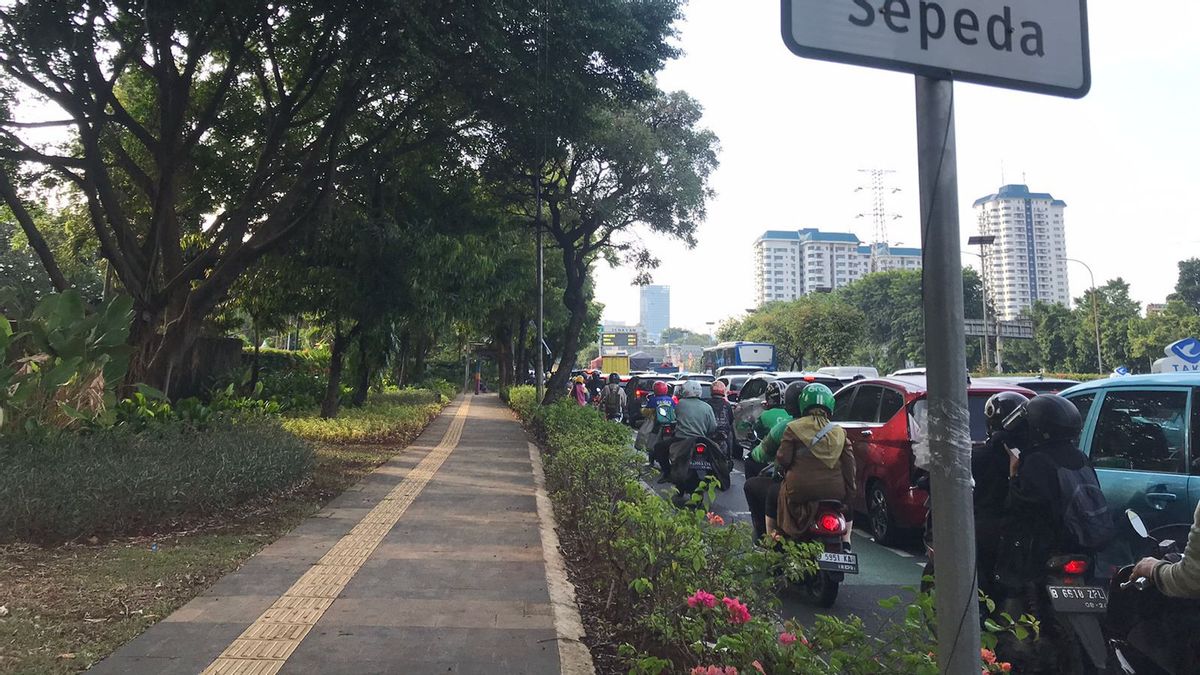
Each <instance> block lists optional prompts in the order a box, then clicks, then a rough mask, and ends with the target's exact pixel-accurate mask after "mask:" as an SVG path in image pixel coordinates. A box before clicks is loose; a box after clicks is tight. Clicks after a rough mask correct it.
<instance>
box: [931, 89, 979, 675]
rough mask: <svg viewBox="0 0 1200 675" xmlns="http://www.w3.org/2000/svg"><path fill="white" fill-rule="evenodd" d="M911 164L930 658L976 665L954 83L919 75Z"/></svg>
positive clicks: (962, 666)
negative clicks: (916, 203) (917, 212)
mask: <svg viewBox="0 0 1200 675" xmlns="http://www.w3.org/2000/svg"><path fill="white" fill-rule="evenodd" d="M916 83H917V86H916V91H917V152H918V157H917V165H918V172H919V174H920V185H921V240H922V241H923V242H924V248H923V251H924V257H925V265H924V276H923V277H922V288H923V289H924V299H923V303H924V309H925V353H926V354H927V355H934V354H936V355H938V356H937V358H930V359H928V363H927V366H926V371H925V375H926V380H927V383H928V387H929V423H928V424H929V432H928V437H929V452H930V455H931V458H932V461H931V463H930V466H929V473H930V479H931V480H930V497H931V501H932V504H933V540H934V541H935V542H937V552H938V560H939V561H942V560H945V561H947V562H949V563H950V564H948V565H938V568H937V597H936V608H937V616H938V622H937V637H938V655H937V658H938V666H939V668H940V670H941V671H942V672H943V673H963V674H966V673H974V672H975V671H978V670H979V605H978V602H977V600H976V596H977V591H976V588H977V580H976V578H975V569H976V567H975V519H974V517H973V509H972V507H971V504H972V501H971V431H970V422H969V417H968V415H969V413H968V409H967V378H965V377H963V373H965V372H967V352H966V335H965V333H964V328H963V314H964V312H963V286H962V258H961V255H960V253H959V249H960V248H961V246H960V237H959V232H958V165H957V158H956V157H955V148H954V83H953V82H951V81H950V80H940V79H933V78H928V77H923V76H921V75H918V76H917V77H916Z"/></svg>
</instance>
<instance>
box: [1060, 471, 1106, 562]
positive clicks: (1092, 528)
mask: <svg viewBox="0 0 1200 675" xmlns="http://www.w3.org/2000/svg"><path fill="white" fill-rule="evenodd" d="M1058 489H1059V494H1060V495H1061V496H1062V523H1063V529H1064V530H1065V531H1066V533H1067V534H1068V535H1069V536H1070V537H1071V538H1073V539H1074V540H1075V543H1076V544H1078V545H1079V546H1080V547H1082V548H1083V549H1084V550H1085V551H1099V550H1100V549H1103V548H1104V547H1105V546H1107V545H1108V544H1109V542H1111V541H1112V540H1113V537H1115V536H1116V527H1115V526H1114V525H1113V519H1112V516H1111V514H1110V513H1109V510H1108V502H1107V501H1106V500H1105V499H1104V491H1103V490H1101V489H1100V479H1099V478H1097V477H1096V470H1095V469H1093V468H1092V467H1090V466H1086V465H1085V466H1083V467H1082V468H1079V469H1065V468H1063V467H1061V466H1060V467H1058Z"/></svg>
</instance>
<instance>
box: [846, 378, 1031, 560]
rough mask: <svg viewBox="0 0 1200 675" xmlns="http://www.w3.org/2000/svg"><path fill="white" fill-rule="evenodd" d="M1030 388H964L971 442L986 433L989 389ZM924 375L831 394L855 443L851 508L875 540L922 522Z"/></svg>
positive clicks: (886, 538)
mask: <svg viewBox="0 0 1200 675" xmlns="http://www.w3.org/2000/svg"><path fill="white" fill-rule="evenodd" d="M1001 391H1015V392H1018V393H1021V394H1024V395H1025V396H1030V397H1032V396H1033V395H1034V392H1032V391H1030V390H1028V389H1024V388H1021V387H1014V386H1010V385H1005V384H999V383H994V382H988V383H976V384H971V385H970V386H969V387H968V389H967V401H968V408H969V411H970V426H971V441H972V442H973V443H974V445H976V446H978V445H980V444H982V443H983V441H984V440H985V438H986V437H987V421H986V420H985V418H984V415H983V405H984V403H986V402H987V400H988V398H990V397H991V396H992V394H995V393H998V392H1001ZM926 395H927V392H926V389H925V378H924V377H904V378H878V379H870V380H859V381H857V382H854V383H852V384H849V385H847V386H846V387H845V388H843V389H841V390H839V391H838V392H837V393H836V394H834V398H835V400H836V401H837V404H836V407H835V409H834V411H833V420H834V421H835V422H837V423H838V424H840V425H841V426H842V427H843V428H844V429H845V430H846V433H847V436H849V438H850V442H851V443H852V444H853V446H854V461H855V464H856V466H857V469H858V481H857V482H858V494H857V495H856V496H855V500H854V509H855V510H856V511H858V512H860V513H865V514H866V515H867V520H868V523H869V525H870V527H871V530H872V532H873V533H874V535H875V539H876V541H878V542H880V543H882V544H891V543H895V541H896V539H897V536H898V535H899V534H900V531H901V530H903V529H908V528H919V527H922V526H924V524H925V515H926V512H927V507H926V506H925V504H926V500H927V499H928V496H929V495H928V493H927V492H926V491H925V490H922V489H921V488H918V487H916V485H915V482H916V479H917V477H918V475H919V473H920V472H921V470H920V469H918V468H917V465H918V464H921V465H924V464H925V462H927V461H928V460H927V459H926V460H924V461H920V462H918V461H917V458H916V457H915V456H914V453H913V446H914V444H915V443H916V442H917V441H918V440H920V437H921V432H920V425H921V424H922V423H923V422H924V420H925V415H926V406H927V403H926Z"/></svg>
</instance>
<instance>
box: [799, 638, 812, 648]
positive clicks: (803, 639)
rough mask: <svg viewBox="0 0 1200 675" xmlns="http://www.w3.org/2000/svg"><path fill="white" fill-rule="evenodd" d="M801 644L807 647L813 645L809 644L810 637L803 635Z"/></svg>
mask: <svg viewBox="0 0 1200 675" xmlns="http://www.w3.org/2000/svg"><path fill="white" fill-rule="evenodd" d="M800 644H802V645H804V646H805V647H809V646H811V645H809V644H808V638H806V637H801V638H800Z"/></svg>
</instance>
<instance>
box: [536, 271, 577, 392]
mask: <svg viewBox="0 0 1200 675" xmlns="http://www.w3.org/2000/svg"><path fill="white" fill-rule="evenodd" d="M579 255H580V256H582V254H579ZM563 262H564V263H565V265H566V277H567V284H566V289H565V290H564V291H563V304H564V305H566V308H567V311H568V312H569V313H570V318H568V319H567V327H566V330H564V331H563V341H562V348H561V349H560V350H559V361H558V368H557V369H556V370H555V371H554V374H553V375H551V376H550V382H548V383H547V384H546V396H545V398H544V399H543V400H542V402H543V403H553V402H554V401H557V400H558V399H560V398H562V397H563V396H566V395H567V381H568V380H569V379H570V377H571V368H572V367H573V366H574V365H575V359H577V358H578V357H579V334H580V332H581V331H582V330H583V322H584V321H585V320H586V319H587V310H588V306H587V295H586V294H585V293H584V283H585V282H586V281H587V272H588V268H587V262H586V261H585V260H584V259H583V258H582V257H580V258H579V259H576V254H575V253H574V252H573V251H572V250H571V249H569V248H565V249H563Z"/></svg>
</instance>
